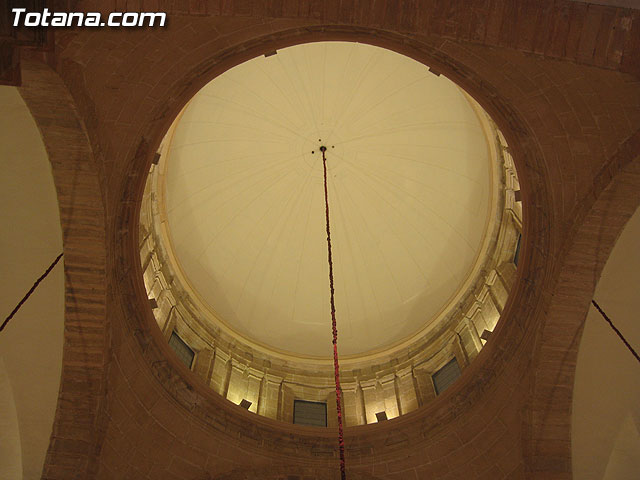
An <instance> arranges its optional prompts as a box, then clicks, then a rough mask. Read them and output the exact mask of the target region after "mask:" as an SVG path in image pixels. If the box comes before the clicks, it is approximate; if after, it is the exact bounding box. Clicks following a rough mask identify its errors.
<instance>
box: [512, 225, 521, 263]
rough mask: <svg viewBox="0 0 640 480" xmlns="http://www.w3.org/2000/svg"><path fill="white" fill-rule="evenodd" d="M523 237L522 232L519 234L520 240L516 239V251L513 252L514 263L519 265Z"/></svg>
mask: <svg viewBox="0 0 640 480" xmlns="http://www.w3.org/2000/svg"><path fill="white" fill-rule="evenodd" d="M521 239H522V234H521V233H519V234H518V240H517V241H516V253H514V254H513V263H514V264H515V265H516V267H517V266H518V260H519V259H520V240H521Z"/></svg>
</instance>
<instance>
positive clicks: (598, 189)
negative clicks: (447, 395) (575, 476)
mask: <svg viewBox="0 0 640 480" xmlns="http://www.w3.org/2000/svg"><path fill="white" fill-rule="evenodd" d="M638 152H640V131H638V132H636V133H635V135H633V136H631V137H630V138H629V139H628V140H627V141H626V142H625V143H624V144H623V145H622V146H621V148H620V149H619V150H618V152H617V153H616V155H614V156H613V157H612V158H611V159H609V161H608V162H607V164H606V165H605V166H604V167H603V168H602V170H601V172H600V174H599V176H598V177H597V178H596V180H595V181H594V185H593V188H592V190H591V192H590V194H589V195H588V197H587V198H585V199H584V202H582V204H581V206H580V207H579V208H577V209H576V210H577V211H576V217H577V221H576V224H575V227H574V229H573V231H572V234H571V237H569V238H568V239H567V242H566V244H565V246H564V248H563V252H562V255H561V256H560V258H564V261H563V262H562V266H561V267H560V268H561V271H560V273H559V277H558V280H557V283H556V285H555V288H554V295H553V299H552V300H551V303H550V305H549V309H548V311H547V315H546V319H545V322H544V325H543V326H542V327H541V328H540V330H539V334H538V336H537V346H536V352H535V356H536V366H535V369H536V370H535V378H534V382H533V384H532V387H531V406H530V408H529V413H528V419H527V421H528V423H529V425H528V428H527V432H528V435H529V439H528V442H527V443H528V448H527V450H526V451H525V452H526V453H525V455H526V456H527V458H528V460H529V461H528V464H529V466H530V468H529V473H530V478H546V476H548V475H549V474H551V473H554V474H559V475H564V476H563V477H558V478H571V401H572V398H573V386H574V384H573V382H574V376H575V366H576V360H577V355H578V348H579V346H580V338H581V335H582V329H583V327H584V321H585V319H586V315H587V311H588V310H589V307H590V302H591V299H592V297H593V292H594V290H595V288H596V285H597V283H598V280H599V278H600V273H601V272H602V269H603V268H604V265H605V263H606V261H607V259H608V258H609V254H610V253H611V250H612V249H613V246H614V245H615V242H616V241H617V239H618V236H619V234H620V232H621V231H622V229H623V228H624V226H625V225H626V223H627V221H628V220H629V218H631V216H632V215H633V213H634V212H635V211H636V209H637V208H638V206H640V154H639V153H638Z"/></svg>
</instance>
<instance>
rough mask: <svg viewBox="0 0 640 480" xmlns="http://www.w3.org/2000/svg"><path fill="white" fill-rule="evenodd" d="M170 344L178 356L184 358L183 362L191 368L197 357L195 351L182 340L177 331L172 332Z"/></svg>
mask: <svg viewBox="0 0 640 480" xmlns="http://www.w3.org/2000/svg"><path fill="white" fill-rule="evenodd" d="M169 346H170V347H171V348H173V351H174V352H176V355H178V358H179V359H180V360H182V362H183V363H184V364H185V365H186V366H187V367H188V368H191V364H192V363H193V357H195V353H194V352H193V350H191V348H190V347H189V345H187V344H186V343H185V341H184V340H182V339H181V338H180V337H179V336H178V335H177V334H176V332H173V333H172V334H171V338H170V339H169Z"/></svg>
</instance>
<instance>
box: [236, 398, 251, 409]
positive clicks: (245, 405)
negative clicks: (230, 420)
mask: <svg viewBox="0 0 640 480" xmlns="http://www.w3.org/2000/svg"><path fill="white" fill-rule="evenodd" d="M239 405H240V406H241V407H242V408H244V409H245V410H249V407H250V406H251V402H250V401H249V400H246V399H244V398H243V399H242V401H241V402H240V404H239Z"/></svg>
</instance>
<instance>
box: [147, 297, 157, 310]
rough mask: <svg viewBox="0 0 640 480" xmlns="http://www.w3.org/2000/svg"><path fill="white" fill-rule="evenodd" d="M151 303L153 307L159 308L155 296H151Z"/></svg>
mask: <svg viewBox="0 0 640 480" xmlns="http://www.w3.org/2000/svg"><path fill="white" fill-rule="evenodd" d="M149 303H150V304H151V309H152V310H155V309H156V308H158V301H157V300H156V299H155V298H150V299H149Z"/></svg>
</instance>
